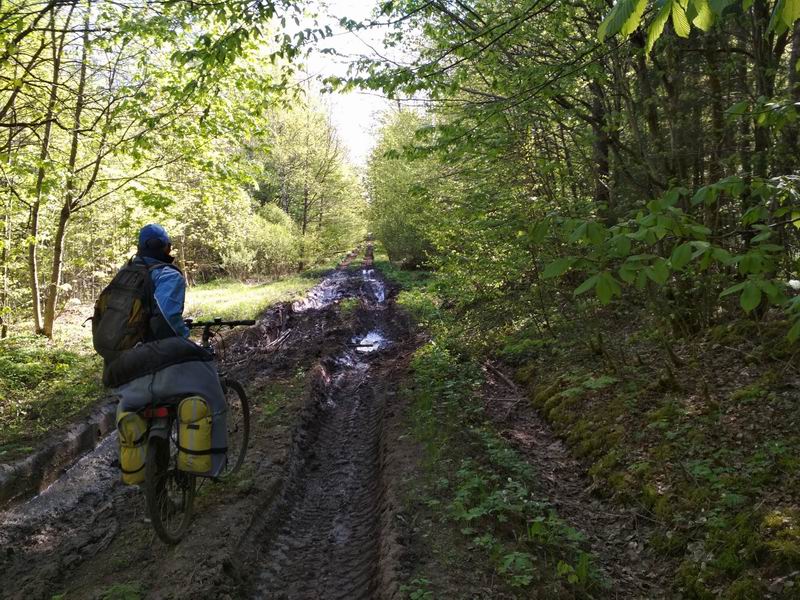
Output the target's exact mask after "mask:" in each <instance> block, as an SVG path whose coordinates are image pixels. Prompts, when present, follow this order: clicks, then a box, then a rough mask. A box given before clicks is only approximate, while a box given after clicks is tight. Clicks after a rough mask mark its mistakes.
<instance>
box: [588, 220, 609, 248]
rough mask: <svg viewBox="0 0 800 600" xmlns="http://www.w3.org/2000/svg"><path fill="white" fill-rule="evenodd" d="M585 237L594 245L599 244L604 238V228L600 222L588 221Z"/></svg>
mask: <svg viewBox="0 0 800 600" xmlns="http://www.w3.org/2000/svg"><path fill="white" fill-rule="evenodd" d="M586 237H588V238H589V241H590V242H591V243H593V244H594V245H595V246H599V245H600V244H602V243H603V240H605V238H606V228H605V227H603V225H601V224H600V223H597V222H595V221H590V222H589V223H587V224H586Z"/></svg>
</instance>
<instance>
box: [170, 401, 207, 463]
mask: <svg viewBox="0 0 800 600" xmlns="http://www.w3.org/2000/svg"><path fill="white" fill-rule="evenodd" d="M211 454H212V452H211V410H210V408H209V406H208V403H207V402H206V401H205V400H203V399H202V398H200V397H198V396H191V397H189V398H184V399H183V400H181V403H180V404H179V405H178V469H180V470H181V471H188V472H189V473H198V474H203V473H208V472H209V471H211Z"/></svg>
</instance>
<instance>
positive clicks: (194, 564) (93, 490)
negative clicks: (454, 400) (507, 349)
mask: <svg viewBox="0 0 800 600" xmlns="http://www.w3.org/2000/svg"><path fill="white" fill-rule="evenodd" d="M365 262H367V261H365ZM392 292H393V291H392V289H390V288H388V287H387V285H386V283H385V282H384V281H383V280H382V277H381V276H380V274H379V273H375V272H374V271H373V270H372V269H371V268H370V267H367V266H366V265H365V266H364V268H355V267H349V268H347V269H341V270H339V271H336V272H334V273H332V274H331V275H330V276H328V277H326V278H325V280H324V281H323V282H322V283H321V284H320V285H319V286H317V288H315V289H314V290H312V292H311V293H310V294H309V296H308V297H307V298H306V299H305V300H303V301H300V302H296V303H295V304H294V305H292V306H290V305H282V306H278V307H275V308H273V309H271V310H270V311H268V312H267V313H266V314H265V315H264V316H263V318H262V319H260V320H259V324H258V325H257V326H255V327H253V328H251V329H249V330H247V331H244V332H241V333H237V334H234V335H231V336H228V337H227V338H226V339H225V342H224V346H225V349H224V354H225V359H224V360H225V364H226V366H227V367H228V369H229V371H230V372H231V374H232V375H233V376H234V377H236V378H237V379H239V380H241V381H243V382H245V384H246V388H247V391H248V394H249V397H250V398H251V403H252V404H253V436H252V442H251V447H250V449H249V451H248V456H247V460H246V463H245V465H244V467H243V470H242V473H241V475H240V476H239V477H238V478H237V479H236V480H235V481H231V482H226V483H225V484H214V483H210V482H207V483H205V484H204V485H203V487H202V488H201V490H200V494H199V498H198V501H197V506H196V517H195V519H194V522H193V523H192V527H191V530H190V532H189V534H188V536H187V538H186V539H185V540H184V541H183V542H182V543H181V544H179V545H178V546H176V547H174V548H169V547H166V546H164V545H163V544H162V543H161V542H160V541H159V540H158V539H157V538H156V537H155V535H154V533H153V532H152V529H151V527H150V525H149V524H147V523H145V522H144V519H143V517H144V502H143V498H142V494H141V493H140V492H139V491H138V489H136V488H131V487H125V486H123V485H121V484H120V483H119V482H118V471H117V463H116V439H115V438H114V437H109V438H107V440H106V441H105V442H103V443H102V444H101V445H100V446H99V447H98V448H97V449H96V450H95V451H93V452H92V453H90V454H89V455H87V456H85V457H84V458H83V459H81V461H79V462H78V463H77V464H76V465H75V466H74V467H73V468H72V469H71V470H70V471H69V472H68V473H67V474H66V475H65V476H64V477H62V478H61V479H59V480H58V481H56V482H55V483H54V484H53V485H52V486H51V487H50V488H48V490H46V491H45V492H43V493H42V494H40V495H39V496H37V497H35V498H33V499H31V500H30V501H28V502H26V503H25V504H22V505H19V506H16V507H14V508H12V509H9V510H7V511H6V512H4V513H0V547H1V548H2V553H1V554H0V573H2V575H3V580H4V581H5V582H7V583H8V582H13V585H6V586H5V587H4V588H3V590H2V591H1V592H0V596H2V597H3V598H20V599H21V598H25V599H26V600H27V599H30V598H51V597H52V596H53V595H56V594H64V595H65V596H64V597H66V598H70V599H72V598H103V597H114V596H113V594H115V593H116V594H121V593H129V594H132V596H128V597H137V594H138V596H139V597H146V598H225V597H228V598H242V597H256V598H335V597H341V598H359V597H361V598H374V597H387V598H389V597H395V596H396V595H397V590H398V587H397V583H396V581H395V579H396V578H395V576H394V568H393V563H394V559H395V558H396V556H397V554H398V547H397V544H396V543H395V541H394V539H395V537H396V534H394V533H393V532H392V530H391V522H392V518H391V512H392V510H393V509H392V508H391V506H392V502H391V496H392V492H391V490H390V489H388V488H387V482H386V480H385V473H384V469H383V461H384V460H385V456H386V453H385V451H384V448H385V446H386V444H385V440H384V438H383V433H382V432H383V429H384V428H383V424H384V419H385V417H386V414H387V403H386V399H387V398H390V397H391V396H390V395H388V394H387V393H386V390H387V388H390V387H391V384H390V382H387V380H386V374H387V372H389V371H388V370H390V368H391V363H392V362H393V360H394V358H393V357H394V356H395V355H396V354H397V352H398V349H400V348H401V347H402V346H403V345H404V344H406V343H407V339H408V326H407V323H406V322H405V320H404V319H403V318H402V317H401V316H400V315H398V314H397V313H396V312H395V310H394V306H393V299H392V296H393V293H392ZM349 299H352V300H349ZM390 412H391V411H390Z"/></svg>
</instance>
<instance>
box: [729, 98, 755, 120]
mask: <svg viewBox="0 0 800 600" xmlns="http://www.w3.org/2000/svg"><path fill="white" fill-rule="evenodd" d="M748 106H750V102H749V101H748V100H740V101H739V102H737V103H736V104H734V105H733V106H731V107H730V108H729V109H728V110H726V111H725V114H726V115H728V116H729V117H741V116H742V115H743V114H744V113H745V111H746V110H747V107H748Z"/></svg>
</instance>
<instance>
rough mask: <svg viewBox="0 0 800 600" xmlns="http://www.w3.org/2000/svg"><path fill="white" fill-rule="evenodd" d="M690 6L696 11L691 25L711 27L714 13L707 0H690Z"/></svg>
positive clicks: (702, 28)
mask: <svg viewBox="0 0 800 600" xmlns="http://www.w3.org/2000/svg"><path fill="white" fill-rule="evenodd" d="M798 1H800V0H798ZM692 6H694V9H695V11H696V12H697V16H696V17H695V18H694V19H692V25H694V26H695V27H697V28H698V29H701V30H702V31H708V30H709V29H711V26H712V25H714V13H713V12H712V11H711V7H710V6H709V5H708V0H692Z"/></svg>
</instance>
